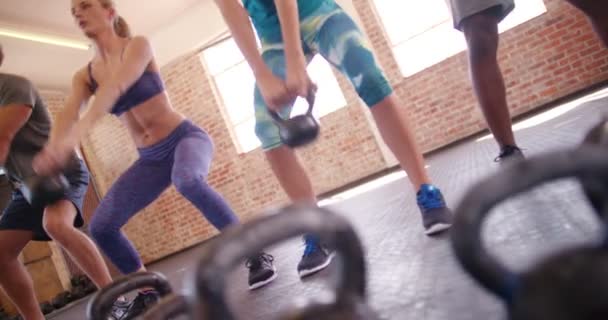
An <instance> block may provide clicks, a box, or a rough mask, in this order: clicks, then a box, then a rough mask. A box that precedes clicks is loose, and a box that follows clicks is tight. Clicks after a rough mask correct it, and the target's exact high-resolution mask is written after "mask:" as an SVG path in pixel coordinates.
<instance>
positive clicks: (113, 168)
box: [83, 0, 608, 262]
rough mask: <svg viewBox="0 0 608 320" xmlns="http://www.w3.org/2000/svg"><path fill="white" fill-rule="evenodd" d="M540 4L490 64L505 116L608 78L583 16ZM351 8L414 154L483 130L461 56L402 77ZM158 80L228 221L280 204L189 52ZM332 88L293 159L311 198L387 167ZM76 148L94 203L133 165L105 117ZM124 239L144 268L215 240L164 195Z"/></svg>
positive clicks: (367, 22)
mask: <svg viewBox="0 0 608 320" xmlns="http://www.w3.org/2000/svg"><path fill="white" fill-rule="evenodd" d="M545 3H546V5H547V9H548V12H547V13H546V14H544V15H542V16H540V17H537V18H535V19H534V20H532V21H529V22H527V23H524V24H522V25H520V26H518V27H516V28H514V29H511V30H509V31H508V32H506V33H503V35H502V37H501V48H500V54H499V55H500V56H499V58H500V60H501V66H502V69H503V70H504V74H505V75H504V76H505V82H506V83H507V84H508V98H509V102H510V108H511V109H512V112H513V115H514V116H515V115H519V114H522V113H524V112H527V111H530V110H532V109H534V108H537V107H539V106H541V105H543V104H545V103H548V102H551V101H553V100H555V99H558V98H560V97H563V96H566V95H569V94H571V93H574V92H576V91H579V90H581V89H584V88H586V87H588V86H590V85H592V84H596V83H599V82H602V81H604V80H606V79H608V52H607V51H606V50H602V49H601V47H600V43H599V41H598V40H597V39H596V38H595V36H594V34H593V33H592V31H591V29H590V27H589V25H588V24H587V22H586V20H585V18H584V17H583V16H582V15H580V14H579V13H578V12H577V11H575V10H573V9H572V8H571V7H569V6H568V5H566V4H565V2H564V1H561V0H546V1H545ZM353 4H354V6H355V8H356V9H357V11H358V13H359V16H360V19H361V21H362V22H363V27H364V29H365V31H366V32H367V33H368V34H369V36H370V39H371V42H372V45H373V47H374V51H375V53H376V54H377V56H378V60H379V61H380V63H381V65H382V66H383V68H384V69H385V71H386V72H387V74H388V76H389V79H390V80H391V81H392V82H393V84H394V86H395V89H396V92H397V94H398V96H399V97H400V98H401V99H402V101H404V104H403V112H407V113H408V114H409V115H410V116H411V118H412V121H411V122H412V123H413V124H414V127H415V130H416V135H417V138H418V141H419V142H420V143H421V144H422V148H423V150H425V151H430V150H433V149H436V148H439V147H441V146H444V145H446V144H448V143H450V142H453V141H456V140H459V139H462V138H464V137H467V136H469V135H471V134H474V133H476V132H479V131H480V130H483V129H484V128H485V124H484V122H483V118H482V116H481V112H480V111H479V110H478V108H477V103H476V101H475V98H474V96H473V93H472V90H471V86H470V83H469V77H468V74H467V61H466V55H465V53H461V54H459V55H456V56H454V57H452V58H449V59H447V60H445V61H443V62H442V63H440V64H438V65H435V66H433V67H431V68H429V69H427V70H425V71H423V72H420V73H418V74H416V75H413V76H411V77H409V78H407V79H404V78H403V77H402V76H401V73H400V71H399V68H398V65H397V63H396V61H395V59H394V57H393V55H392V52H391V48H390V44H389V42H388V41H387V38H386V36H385V35H384V32H383V29H382V25H381V23H380V22H379V20H378V18H377V16H376V14H375V13H374V10H373V6H372V5H371V3H370V0H353ZM162 74H163V77H164V79H165V82H166V84H167V90H168V93H169V95H170V97H171V100H172V102H173V104H174V106H175V107H176V108H177V110H179V111H180V112H182V113H184V114H185V115H186V116H188V117H189V118H190V119H192V120H193V121H194V122H195V123H197V124H198V125H200V126H202V127H203V128H205V129H206V130H207V131H208V132H209V134H210V135H211V137H212V138H213V140H214V142H215V148H216V152H215V159H214V162H213V164H212V168H211V173H210V176H209V183H210V184H211V185H212V186H214V187H215V188H216V189H217V190H218V191H219V192H220V193H222V194H223V195H224V196H225V197H226V199H227V200H228V201H229V202H230V204H231V205H232V206H233V208H234V209H235V211H236V212H237V214H238V215H239V216H240V217H241V218H242V219H243V220H247V219H250V218H251V217H253V216H255V214H256V213H259V212H260V210H262V209H263V208H266V207H269V206H274V205H278V204H282V203H285V202H286V196H285V195H284V193H283V192H282V191H281V189H280V188H279V186H278V183H277V181H276V180H275V179H274V178H273V177H272V174H271V171H270V169H269V167H268V166H267V164H266V162H265V159H264V156H263V154H262V152H261V151H260V150H254V151H252V152H250V153H247V154H238V153H237V151H236V148H235V145H234V144H233V142H232V140H231V137H230V133H229V132H228V129H227V127H226V122H225V120H224V118H223V116H222V113H221V111H220V110H221V109H220V105H221V102H220V101H219V100H218V99H219V98H218V95H217V93H216V92H215V89H214V86H213V85H212V82H211V81H210V78H209V75H208V74H207V73H206V71H205V68H204V66H203V65H202V64H201V62H200V60H199V58H198V56H197V55H196V54H195V53H192V54H188V55H185V56H183V57H181V58H179V59H176V60H175V61H173V62H171V63H169V64H168V65H166V66H164V67H163V68H162ZM338 80H339V83H340V86H341V88H342V89H343V90H344V94H345V97H346V100H347V103H348V107H346V108H344V109H341V110H339V111H337V112H335V113H332V114H330V115H328V116H326V117H324V118H323V119H321V125H322V136H321V138H320V139H319V141H318V142H317V143H316V144H315V145H313V146H311V147H309V148H307V149H305V150H303V151H302V152H300V156H301V158H302V160H303V162H304V164H305V166H306V167H307V168H308V170H309V173H310V176H311V178H312V180H313V181H314V187H315V190H316V191H317V192H318V193H323V192H327V191H330V190H333V189H336V188H339V187H341V186H343V185H345V184H347V183H350V182H354V181H357V180H359V179H361V178H364V177H366V176H368V175H370V174H373V173H376V172H378V171H381V170H383V169H386V168H387V166H390V165H392V163H391V162H387V160H386V157H384V156H383V153H382V148H381V146H382V143H381V142H379V141H378V138H377V134H374V132H375V128H373V126H372V124H371V122H370V121H369V117H368V116H367V114H366V112H367V111H365V109H364V107H363V106H362V105H361V103H360V101H359V99H358V98H357V96H356V94H355V93H354V91H353V90H352V88H351V87H350V85H349V84H348V82H347V81H346V80H345V79H344V78H343V77H342V76H339V77H338ZM235 94H250V93H249V92H246V93H235ZM244 107H247V106H244ZM252 134H253V133H252ZM83 150H84V153H85V155H86V157H87V159H88V163H89V166H90V167H91V170H92V171H93V175H94V178H95V181H96V183H97V186H98V187H99V192H100V193H101V194H102V195H103V194H105V193H106V192H107V190H108V188H109V187H110V185H111V184H112V182H113V181H114V180H115V179H116V178H117V177H118V176H119V175H120V174H121V173H122V172H123V171H124V170H125V169H126V168H127V167H128V166H129V165H130V164H131V163H132V162H133V161H134V160H135V159H136V157H137V154H136V150H135V147H134V145H133V143H132V142H131V141H130V139H129V137H128V135H127V132H126V130H125V129H124V128H123V127H122V126H121V124H120V123H119V121H118V120H117V119H115V118H113V117H111V116H108V117H106V118H104V120H103V121H101V123H100V124H99V125H98V127H97V128H96V129H95V130H94V131H93V132H92V134H91V135H90V137H89V138H88V139H87V140H86V141H85V143H84V146H83ZM337 154H339V156H336V155H337ZM125 231H126V233H127V235H128V236H129V238H130V239H131V240H133V241H134V243H135V244H136V246H137V248H138V249H139V250H140V253H141V254H142V256H143V258H144V260H145V261H146V262H150V261H153V260H156V259H158V258H161V257H163V256H166V255H168V254H170V253H172V252H175V251H178V250H180V249H182V248H185V247H187V246H190V245H193V244H196V243H198V242H200V241H202V240H204V239H206V238H208V237H210V236H212V235H213V234H215V231H214V230H213V228H212V227H211V226H210V225H209V224H208V223H207V222H206V221H205V220H204V219H202V218H201V217H200V216H199V213H197V212H196V210H195V209H194V208H193V207H192V206H191V205H190V204H189V203H188V202H187V201H185V200H183V199H182V198H181V197H180V196H179V195H178V194H177V193H176V191H175V190H174V189H173V188H170V189H169V190H167V192H165V193H164V194H163V195H162V196H161V197H160V199H159V200H158V201H156V202H155V203H153V204H152V205H150V206H149V207H148V208H146V209H145V210H143V211H142V212H141V213H140V214H139V215H138V216H137V217H136V218H134V219H133V220H132V221H130V222H129V223H128V224H127V226H126V228H125Z"/></svg>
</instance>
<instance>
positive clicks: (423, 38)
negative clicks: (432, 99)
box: [374, 0, 546, 77]
mask: <svg viewBox="0 0 608 320" xmlns="http://www.w3.org/2000/svg"><path fill="white" fill-rule="evenodd" d="M463 1H466V0H463ZM374 3H375V5H376V9H377V12H378V15H379V16H380V19H381V20H382V23H383V24H384V29H385V30H386V33H387V34H388V38H389V41H390V43H391V45H392V48H393V52H394V54H395V57H396V59H397V62H398V64H399V67H400V69H401V72H402V74H403V75H404V76H406V77H407V76H411V75H413V74H415V73H417V72H420V71H422V70H424V69H426V68H428V67H430V66H432V65H435V64H437V63H439V62H441V61H443V60H445V59H447V58H449V57H451V56H453V55H455V54H457V53H459V52H462V51H464V50H466V42H465V40H464V36H463V35H462V33H461V32H459V31H457V30H456V29H454V28H453V23H452V16H451V13H450V10H449V8H448V6H447V4H446V0H425V1H412V0H399V1H396V0H374ZM545 12H546V8H545V5H544V3H543V0H516V1H515V9H514V10H513V12H511V14H509V15H508V16H507V18H505V19H504V20H503V21H502V22H501V23H500V25H499V31H500V32H504V31H506V30H509V29H511V28H513V27H515V26H517V25H519V24H522V23H524V22H526V21H528V20H530V19H532V18H535V17H537V16H539V15H541V14H543V13H545Z"/></svg>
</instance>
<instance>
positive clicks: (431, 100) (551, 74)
mask: <svg viewBox="0 0 608 320" xmlns="http://www.w3.org/2000/svg"><path fill="white" fill-rule="evenodd" d="M353 3H354V5H355V7H356V8H357V11H358V13H359V15H360V17H361V20H362V21H363V24H364V29H365V30H366V32H367V33H368V35H369V37H370V39H372V43H373V46H374V48H376V54H377V55H378V60H379V61H380V63H381V64H382V66H383V68H384V69H385V70H386V72H387V74H388V75H389V78H390V79H391V80H392V81H393V84H394V85H395V87H396V92H397V93H398V95H399V97H400V98H401V99H402V101H403V102H404V109H405V110H407V112H408V114H410V116H411V118H412V121H411V122H412V123H413V124H414V127H415V131H416V137H417V139H418V141H419V142H420V143H421V146H422V149H423V150H425V151H430V150H433V149H436V148H438V147H440V146H443V145H446V144H448V143H450V142H454V141H456V140H459V139H462V138H463V137H466V136H468V135H471V134H473V133H476V132H478V131H480V130H482V129H484V128H485V127H486V126H485V122H484V120H483V117H482V114H481V112H480V111H479V109H478V107H477V101H476V99H475V96H474V95H473V91H472V88H471V85H470V82H469V75H468V61H467V56H466V53H465V52H463V53H460V54H458V55H455V56H453V57H451V58H449V59H447V60H445V61H443V62H441V63H439V64H437V65H434V66H433V67H430V68H428V69H426V70H424V71H423V72H420V73H417V74H415V75H413V76H411V77H408V78H403V77H402V76H401V73H400V71H399V67H398V65H397V63H396V61H395V59H394V57H393V55H392V51H391V48H390V42H389V40H388V39H387V37H386V36H385V34H384V30H383V26H382V23H381V21H379V20H378V17H377V14H376V12H375V9H374V7H373V3H372V2H371V1H370V0H353ZM545 5H546V7H547V12H546V13H545V14H543V15H541V16H539V17H537V18H535V19H533V20H530V21H528V22H526V23H524V24H521V25H519V26H517V27H515V28H513V29H511V30H508V31H506V32H504V33H502V34H501V38H500V41H501V44H500V49H499V60H500V65H501V68H502V70H503V73H504V79H505V83H506V85H507V95H508V98H507V99H508V102H509V107H510V109H511V114H512V116H517V115H519V114H522V113H525V112H527V111H530V110H532V109H534V108H536V107H538V106H541V105H543V104H546V103H549V102H551V101H553V100H555V99H557V98H560V97H564V96H567V95H569V94H572V93H574V92H577V91H579V90H581V89H584V88H586V87H588V86H590V85H592V84H596V83H598V82H602V81H605V80H607V79H608V50H605V49H604V48H603V47H602V45H601V43H600V42H599V40H598V39H597V37H596V36H595V34H594V33H593V31H592V30H591V27H590V25H589V23H588V22H587V20H586V18H585V16H584V15H582V14H581V13H580V12H579V11H577V10H576V9H574V8H573V7H571V6H570V5H568V4H567V3H566V1H564V0H545ZM396 79H397V80H396ZM395 81H396V82H395Z"/></svg>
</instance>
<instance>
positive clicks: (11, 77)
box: [0, 73, 34, 89]
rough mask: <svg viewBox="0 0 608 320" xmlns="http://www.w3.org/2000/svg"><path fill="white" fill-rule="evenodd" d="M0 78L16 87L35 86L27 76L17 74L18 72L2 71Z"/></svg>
mask: <svg viewBox="0 0 608 320" xmlns="http://www.w3.org/2000/svg"><path fill="white" fill-rule="evenodd" d="M0 78H3V79H4V83H5V84H6V85H11V86H14V87H19V88H28V89H29V88H33V87H34V85H33V84H32V82H31V81H30V80H29V79H27V78H26V77H23V76H19V75H16V74H9V73H1V74H0Z"/></svg>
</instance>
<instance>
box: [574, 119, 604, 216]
mask: <svg viewBox="0 0 608 320" xmlns="http://www.w3.org/2000/svg"><path fill="white" fill-rule="evenodd" d="M581 145H582V146H585V145H588V146H595V147H599V148H604V149H608V118H607V117H605V118H604V119H603V120H602V121H600V122H599V123H598V124H597V125H595V126H594V127H593V128H591V130H589V132H588V133H587V135H586V136H585V138H584V139H583V142H582V144H581ZM579 180H580V182H581V185H582V187H583V191H584V192H585V196H586V197H587V199H588V200H589V202H590V203H591V206H592V207H593V208H594V209H595V211H596V212H597V213H598V215H602V212H603V211H604V210H608V197H606V195H607V194H608V175H596V174H594V175H582V176H581V177H580V178H579Z"/></svg>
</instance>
